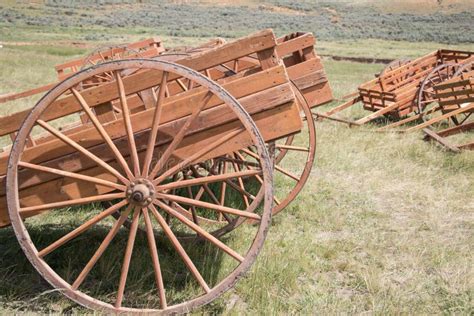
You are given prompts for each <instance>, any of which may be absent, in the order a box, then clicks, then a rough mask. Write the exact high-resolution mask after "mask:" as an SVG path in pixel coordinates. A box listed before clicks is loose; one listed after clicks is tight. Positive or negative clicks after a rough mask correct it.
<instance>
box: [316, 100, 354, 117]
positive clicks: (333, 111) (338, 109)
mask: <svg viewBox="0 0 474 316" xmlns="http://www.w3.org/2000/svg"><path fill="white" fill-rule="evenodd" d="M360 101H361V98H360V97H355V98H353V99H351V100H349V101H347V102H344V103H343V104H341V105H339V106H336V107H335V108H333V109H331V110H329V111H327V112H326V113H323V114H324V115H325V116H331V115H333V114H336V113H338V112H341V111H343V110H345V109H347V108H349V107H351V106H353V105H354V104H356V103H357V102H360Z"/></svg>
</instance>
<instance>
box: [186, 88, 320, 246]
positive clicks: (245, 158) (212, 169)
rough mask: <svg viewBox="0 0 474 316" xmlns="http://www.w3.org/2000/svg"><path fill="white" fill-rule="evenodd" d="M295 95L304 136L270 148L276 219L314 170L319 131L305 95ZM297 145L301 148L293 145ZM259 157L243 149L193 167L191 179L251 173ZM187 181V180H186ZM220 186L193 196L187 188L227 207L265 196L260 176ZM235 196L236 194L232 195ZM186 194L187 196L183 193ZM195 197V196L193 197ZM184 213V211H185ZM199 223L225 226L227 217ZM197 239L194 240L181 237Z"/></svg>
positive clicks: (189, 174)
mask: <svg viewBox="0 0 474 316" xmlns="http://www.w3.org/2000/svg"><path fill="white" fill-rule="evenodd" d="M293 91H294V92H295V96H296V98H297V100H298V103H299V106H300V109H301V112H300V113H301V116H302V121H303V124H304V126H303V128H302V132H301V133H299V134H298V135H292V136H289V137H287V138H284V139H281V140H278V141H277V142H275V143H269V144H267V146H268V147H270V148H271V149H270V150H271V152H273V153H274V156H275V159H274V179H275V188H274V206H273V209H272V213H273V214H274V215H275V214H277V213H279V212H280V211H282V210H283V209H284V208H285V207H286V206H288V204H290V203H291V202H292V201H293V200H294V199H295V198H296V197H297V196H298V194H299V193H300V192H301V190H302V189H303V187H304V185H305V183H306V182H307V180H308V179H309V176H310V174H311V169H312V167H313V164H314V159H315V153H316V127H315V122H314V120H313V119H312V115H311V108H310V106H309V104H308V103H307V102H306V100H305V98H304V96H303V95H302V93H301V92H300V91H299V90H298V89H297V88H296V86H293ZM293 142H297V144H298V145H293ZM259 164H260V162H259V157H258V154H257V152H256V150H255V148H253V147H249V148H245V149H241V150H239V151H236V152H233V153H228V154H226V155H224V156H221V157H218V158H216V159H213V160H211V161H207V162H206V163H201V164H199V165H197V166H193V167H192V168H190V169H191V170H189V171H188V175H187V176H188V177H197V178H198V177H199V176H200V175H201V174H204V175H205V174H212V175H217V174H225V173H228V172H242V171H247V172H250V171H252V170H254V169H255V168H260V165H259ZM183 177H184V176H183ZM218 184H219V185H216V186H213V187H211V188H210V187H209V186H204V185H202V186H201V187H200V188H199V190H197V191H194V192H191V191H190V190H189V188H188V191H187V192H188V193H187V194H189V196H190V197H191V196H192V197H193V198H198V199H209V198H213V199H214V200H216V199H219V200H220V201H221V203H225V201H226V199H234V200H235V199H236V196H235V193H237V199H241V203H244V204H247V205H248V204H249V203H250V202H252V201H254V200H255V199H257V200H258V198H259V197H261V196H262V194H261V192H260V194H257V195H256V197H255V196H254V194H255V192H259V190H263V186H262V179H261V177H260V176H259V175H248V176H246V177H242V178H240V179H238V182H237V183H229V181H222V182H219V183H218ZM229 193H234V194H229ZM184 194H186V193H184ZM192 194H194V195H192ZM183 211H184V210H183ZM185 211H186V213H187V216H188V217H189V218H191V217H192V208H188V209H187V210H185ZM198 220H199V221H204V222H223V223H225V222H226V219H225V217H223V215H222V214H221V215H220V216H219V217H218V218H215V217H214V218H206V217H199V219H198ZM241 223H242V221H240V222H238V223H233V224H232V225H227V226H225V227H224V228H222V229H221V230H219V231H217V232H216V234H218V235H223V234H224V233H228V232H230V231H231V230H232V229H235V227H237V226H238V225H240V224H241ZM185 237H196V235H194V236H182V238H185Z"/></svg>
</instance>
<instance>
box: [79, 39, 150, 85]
mask: <svg viewBox="0 0 474 316" xmlns="http://www.w3.org/2000/svg"><path fill="white" fill-rule="evenodd" d="M142 57H143V56H142V54H141V52H140V51H139V50H137V49H133V48H129V47H127V45H108V46H101V47H98V48H96V49H95V50H93V51H92V52H91V53H90V54H89V55H87V57H86V58H84V61H83V63H82V65H81V68H80V70H84V69H86V68H90V67H93V66H96V65H100V64H103V63H107V62H110V61H117V60H123V59H132V58H142ZM122 75H128V74H127V73H125V74H122ZM110 81H114V74H113V73H108V72H104V73H102V74H97V75H95V76H92V77H91V78H89V79H88V80H86V81H84V82H82V83H81V85H79V86H78V90H79V91H80V90H83V89H87V88H91V87H95V86H99V85H102V84H104V83H107V82H110Z"/></svg>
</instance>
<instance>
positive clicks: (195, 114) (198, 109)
mask: <svg viewBox="0 0 474 316" xmlns="http://www.w3.org/2000/svg"><path fill="white" fill-rule="evenodd" d="M212 96H213V94H212V92H210V91H209V92H208V93H206V95H205V96H204V98H203V99H202V101H201V103H200V104H199V106H197V107H196V108H195V109H194V110H193V112H192V113H191V115H190V116H189V117H188V119H187V120H186V121H185V122H184V125H183V126H182V127H181V129H180V130H179V132H178V133H177V134H176V136H174V137H173V141H172V142H171V144H170V145H169V146H168V148H166V150H165V152H164V153H163V155H162V156H161V157H160V159H159V160H158V161H157V162H156V165H155V167H154V168H153V170H152V171H151V173H150V177H149V178H150V179H153V178H155V177H156V175H157V174H158V173H159V172H160V171H161V170H162V169H163V167H164V166H165V164H166V162H167V161H168V159H169V158H170V157H171V155H172V154H173V152H174V150H175V149H176V148H177V147H178V145H179V144H180V143H181V141H182V140H183V138H184V136H185V135H186V132H187V130H188V129H189V127H190V126H191V125H192V124H193V123H194V121H195V120H196V119H197V117H198V116H199V114H200V113H201V111H202V110H203V109H204V107H205V106H206V105H207V104H208V103H209V101H210V100H211V98H212Z"/></svg>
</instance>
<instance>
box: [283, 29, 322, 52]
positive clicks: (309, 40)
mask: <svg viewBox="0 0 474 316" xmlns="http://www.w3.org/2000/svg"><path fill="white" fill-rule="evenodd" d="M315 44H316V40H315V38H314V36H313V34H311V33H307V34H304V35H302V36H299V37H296V38H293V39H290V40H287V41H284V42H281V43H279V44H278V45H277V54H278V56H279V57H280V58H283V57H285V56H287V55H289V54H292V53H294V52H297V51H300V50H303V49H305V48H308V47H313V46H314V45H315Z"/></svg>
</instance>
